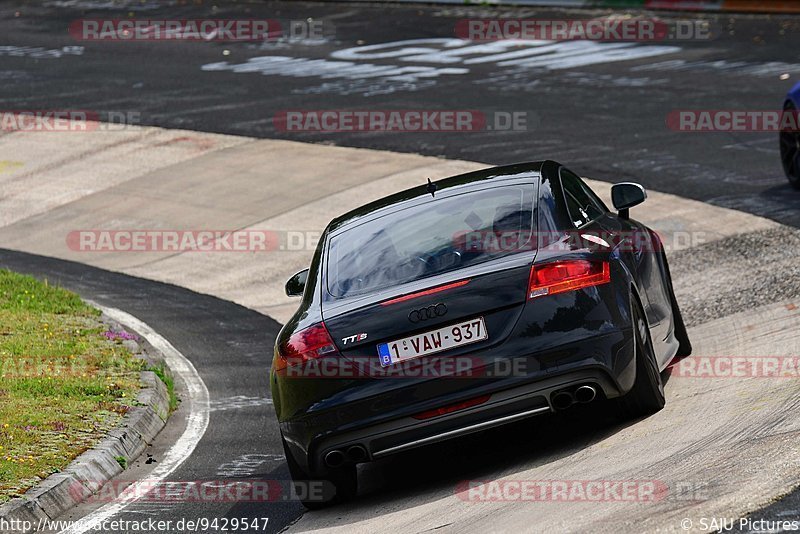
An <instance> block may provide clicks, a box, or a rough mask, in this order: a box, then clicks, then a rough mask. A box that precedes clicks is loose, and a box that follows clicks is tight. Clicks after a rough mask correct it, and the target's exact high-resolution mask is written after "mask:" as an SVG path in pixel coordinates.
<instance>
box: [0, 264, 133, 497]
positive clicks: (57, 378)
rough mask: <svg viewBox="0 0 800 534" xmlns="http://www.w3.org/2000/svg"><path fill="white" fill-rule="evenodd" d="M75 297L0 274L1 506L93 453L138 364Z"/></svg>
mask: <svg viewBox="0 0 800 534" xmlns="http://www.w3.org/2000/svg"><path fill="white" fill-rule="evenodd" d="M99 315H100V312H99V311H97V310H95V309H93V308H91V307H89V306H87V305H86V304H85V303H83V301H81V299H80V298H79V297H78V296H77V295H75V294H74V293H70V292H69V291H66V290H64V289H61V288H58V287H53V286H51V285H49V284H47V283H46V282H40V281H38V280H36V279H34V278H32V277H30V276H23V275H20V274H16V273H12V272H10V271H6V270H3V269H0V503H2V502H5V501H7V500H8V499H10V498H13V497H15V496H18V495H21V494H22V493H24V492H25V491H26V490H28V489H30V488H31V487H32V486H34V485H35V484H36V483H37V482H39V481H40V480H41V479H43V478H45V477H47V476H48V475H50V474H52V473H54V472H57V471H59V470H61V469H63V468H64V467H66V466H67V465H68V464H69V462H70V461H71V460H73V459H74V458H75V457H76V456H78V455H79V454H81V453H82V452H84V451H85V450H87V449H89V448H91V447H93V446H95V445H96V444H97V443H98V442H99V441H100V440H101V439H102V438H103V437H104V436H105V434H106V433H107V432H108V431H109V430H111V429H113V428H114V427H115V426H116V425H118V424H119V423H120V420H121V419H122V417H123V416H124V415H125V413H126V412H127V411H128V409H129V408H130V406H131V405H133V404H134V403H135V398H136V394H137V392H138V390H139V373H140V371H141V370H142V369H143V368H144V365H143V362H142V361H141V360H138V359H136V358H134V357H133V355H132V354H131V353H130V351H129V350H128V349H126V348H125V347H124V346H123V345H122V343H121V340H120V339H119V336H117V335H115V333H113V332H108V331H107V328H105V327H103V326H102V325H101V324H100V323H99V322H98V319H97V318H98V316H99Z"/></svg>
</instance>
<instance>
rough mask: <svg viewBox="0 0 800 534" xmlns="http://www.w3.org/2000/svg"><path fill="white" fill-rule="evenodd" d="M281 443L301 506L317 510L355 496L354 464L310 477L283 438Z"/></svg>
mask: <svg viewBox="0 0 800 534" xmlns="http://www.w3.org/2000/svg"><path fill="white" fill-rule="evenodd" d="M281 442H282V443H283V453H284V455H285V456H286V463H287V464H288V466H289V474H290V475H291V477H292V481H293V482H294V495H296V496H297V497H298V498H299V500H300V502H302V503H303V506H305V507H306V508H308V509H309V510H318V509H321V508H325V507H327V506H331V505H333V504H337V503H340V502H345V501H348V500H350V499H352V498H354V497H355V496H356V493H357V492H358V475H357V472H356V466H355V464H346V465H343V466H342V467H339V468H337V469H329V470H328V471H326V473H325V474H324V475H322V476H318V477H317V476H310V475H309V474H308V473H307V472H306V471H305V470H304V469H303V468H302V467H301V466H300V464H299V463H297V460H295V459H294V456H292V452H291V451H290V450H289V447H288V446H287V444H286V440H285V439H284V438H283V436H281Z"/></svg>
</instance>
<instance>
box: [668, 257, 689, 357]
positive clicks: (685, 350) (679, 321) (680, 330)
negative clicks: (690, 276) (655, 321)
mask: <svg viewBox="0 0 800 534" xmlns="http://www.w3.org/2000/svg"><path fill="white" fill-rule="evenodd" d="M662 257H663V261H664V271H665V272H666V275H667V287H668V288H669V301H670V305H671V306H672V321H673V323H674V324H675V327H674V332H675V339H677V340H678V344H679V346H678V352H677V353H676V354H675V359H674V360H673V362H672V363H674V362H676V361H678V360H682V359H684V358H686V357H687V356H691V355H692V342H691V341H689V334H688V332H686V323H684V322H683V314H682V313H681V309H680V308H679V307H678V300H677V299H676V298H675V290H674V289H673V287H672V274H671V273H670V272H669V263H667V256H666V255H665V254H662Z"/></svg>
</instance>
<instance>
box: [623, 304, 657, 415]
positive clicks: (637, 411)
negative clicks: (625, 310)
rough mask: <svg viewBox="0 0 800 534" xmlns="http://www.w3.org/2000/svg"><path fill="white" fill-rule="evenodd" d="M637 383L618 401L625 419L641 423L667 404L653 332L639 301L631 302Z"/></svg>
mask: <svg viewBox="0 0 800 534" xmlns="http://www.w3.org/2000/svg"><path fill="white" fill-rule="evenodd" d="M631 302H632V305H631V310H632V313H631V318H632V321H631V322H632V323H633V337H634V343H633V346H634V354H633V357H634V358H635V359H636V379H635V380H634V383H633V387H631V389H630V391H628V393H626V394H625V395H623V396H622V397H621V398H620V399H619V409H620V415H621V416H622V418H623V419H625V420H628V419H638V418H640V417H645V416H648V415H651V414H654V413H656V412H657V411H659V410H661V409H662V408H663V407H664V404H665V403H666V398H665V396H664V382H663V380H662V379H661V373H660V372H659V369H658V365H657V364H656V358H655V354H654V352H653V344H652V342H651V340H650V330H649V329H648V327H647V322H646V321H645V320H644V312H643V311H642V309H641V306H640V305H639V303H638V301H637V300H636V299H635V298H633V297H632V298H631Z"/></svg>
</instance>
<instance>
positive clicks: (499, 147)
mask: <svg viewBox="0 0 800 534" xmlns="http://www.w3.org/2000/svg"><path fill="white" fill-rule="evenodd" d="M109 5H114V6H120V7H117V8H115V9H103V8H102V7H108V6H109ZM497 13H498V11H495V10H485V9H478V8H465V7H454V6H423V5H420V6H413V5H394V6H386V5H370V4H363V3H359V4H347V3H306V2H243V3H236V4H229V3H225V2H218V3H200V4H198V3H195V2H192V3H186V4H184V3H180V4H171V3H170V4H165V3H159V2H155V1H152V0H148V1H144V2H139V1H127V0H123V1H120V2H89V1H83V0H52V1H49V2H44V3H39V2H35V3H32V2H14V1H11V2H4V3H3V5H2V6H0V32H2V33H0V35H2V39H0V41H2V42H0V47H3V48H0V77H1V78H0V79H2V80H3V90H2V97H1V98H0V105H2V106H3V108H5V109H63V108H68V109H84V110H90V111H97V112H99V113H101V114H107V113H119V112H133V113H135V114H137V115H136V120H139V121H140V122H141V123H142V124H147V125H156V126H164V127H170V128H185V129H192V130H201V131H209V132H220V133H232V134H240V135H248V136H253V137H270V138H271V137H277V138H286V139H292V140H297V141H313V142H327V143H334V144H341V145H346V146H358V147H369V148H380V149H387V150H395V151H400V152H414V153H420V154H424V155H434V156H442V157H446V158H452V159H465V160H471V161H480V162H485V163H490V164H504V163H512V162H518V161H530V160H536V159H547V158H550V159H556V160H557V161H562V162H564V163H566V164H568V165H570V166H572V167H574V168H578V169H580V170H581V172H582V173H583V174H584V175H586V176H591V177H593V178H596V179H600V180H606V181H612V182H613V181H620V180H637V181H640V182H642V183H643V184H644V185H645V186H647V187H650V188H653V189H656V190H659V191H664V192H668V193H674V194H678V195H681V196H684V197H689V198H693V199H698V200H704V201H707V202H711V203H714V204H717V205H720V206H725V207H732V208H736V209H741V210H744V211H749V212H751V213H756V214H759V215H762V216H765V217H768V218H772V219H774V220H777V221H780V222H782V223H784V224H791V225H794V226H797V225H798V224H800V210H798V209H797V206H798V196H797V195H796V194H792V193H791V190H790V188H789V187H788V185H787V183H786V181H785V179H784V177H783V175H782V171H781V167H780V163H779V157H778V145H777V139H776V137H777V136H776V134H774V133H754V132H740V133H721V132H715V133H697V132H695V133H687V132H676V131H673V130H671V129H669V128H667V126H666V125H665V119H666V117H667V115H668V114H669V113H670V112H672V111H674V110H685V109H735V110H777V109H780V107H781V106H782V103H783V98H784V96H785V94H786V92H787V90H788V89H789V88H790V87H791V86H792V85H793V84H794V83H795V82H796V81H797V80H798V79H799V78H800V55H798V50H800V31H798V30H800V19H798V18H796V17H792V16H776V15H771V16H768V15H761V16H759V15H747V16H746V15H731V14H700V13H678V14H667V13H664V12H661V13H659V16H660V17H663V18H664V19H666V20H673V21H674V20H675V19H679V20H703V21H707V22H708V23H709V25H710V26H709V27H710V28H711V39H709V40H694V41H685V40H681V41H677V40H671V41H659V42H646V43H639V44H632V45H631V46H629V47H625V48H624V49H623V50H622V51H621V54H622V55H623V56H625V57H628V56H631V57H634V59H629V60H624V61H611V60H610V59H608V54H609V51H608V50H607V48H608V46H609V45H618V44H620V43H594V44H595V45H597V46H599V47H600V49H598V50H595V49H592V52H591V53H588V52H580V53H574V52H572V55H569V54H570V49H569V48H565V47H570V46H574V45H575V44H574V43H561V44H559V45H558V46H557V48H556V50H555V51H553V52H552V54H550V55H548V56H547V57H544V59H543V60H542V61H538V60H537V62H536V63H528V64H520V63H515V64H505V63H504V62H503V61H502V60H500V59H494V58H495V57H496V55H497V53H498V52H497V50H494V51H492V52H488V51H486V50H485V49H484V51H482V52H481V51H476V50H474V49H473V50H471V51H466V50H465V49H464V47H465V46H466V45H472V46H476V43H456V44H453V43H450V44H447V43H445V42H444V41H445V40H447V39H453V38H454V37H455V36H456V31H455V27H456V23H457V22H458V21H459V20H463V19H465V18H496V17H498V16H506V17H518V18H526V17H527V18H553V19H569V18H575V17H581V18H583V17H591V16H603V15H607V14H609V13H610V12H609V11H584V10H558V9H551V10H548V9H536V10H534V9H519V10H514V9H502V10H500V11H499V13H500V15H498V14H497ZM645 16H646V17H649V16H652V14H651V15H645ZM128 17H136V18H148V19H158V18H177V19H191V18H202V17H212V18H236V17H252V18H268V19H276V20H278V21H279V22H280V24H281V27H282V28H283V30H284V33H288V28H289V27H290V26H291V24H292V21H306V20H309V19H310V20H314V21H317V22H321V35H322V37H320V38H317V37H316V34H315V35H314V36H313V37H314V38H313V39H291V38H283V39H276V40H275V41H272V42H268V43H265V44H253V43H230V42H175V41H171V42H168V41H161V42H97V41H86V40H79V39H77V38H76V37H75V36H73V35H71V34H70V33H69V32H68V31H67V28H68V27H69V24H70V22H72V21H75V20H77V19H81V18H128ZM410 39H434V40H438V41H426V42H424V43H416V44H414V45H412V46H413V47H414V48H420V47H422V48H423V49H428V50H427V51H425V52H424V53H420V52H419V51H417V52H415V53H414V52H408V51H406V52H399V50H400V49H402V48H404V47H405V45H395V46H393V47H391V48H388V49H386V48H383V49H380V50H372V51H370V54H372V55H366V56H365V55H364V52H363V51H360V52H353V50H352V49H353V47H357V46H362V45H367V46H369V45H376V44H386V43H396V42H400V41H405V40H410ZM478 45H479V44H478ZM6 47H7V48H6ZM648 47H661V48H660V49H652V50H653V52H652V53H653V54H656V55H651V56H649V57H640V58H638V59H636V58H635V56H636V55H637V54H642V53H643V52H642V51H643V50H644V49H647V48H648ZM455 49H458V50H455ZM454 50H455V52H456V53H455V55H453V54H451V55H449V56H447V55H446V54H444V52H447V51H449V52H451V53H452V52H454ZM509 50H510V51H516V50H518V49H517V48H511V49H509ZM648 53H649V52H648ZM376 54H377V55H376ZM587 56H590V59H589V60H588V61H587V60H586V58H587ZM253 58H262V59H260V60H258V61H257V62H256V63H255V67H254V66H253V65H254V64H253V63H252V62H251V61H250V60H252V59H253ZM522 59H525V58H522ZM528 59H530V58H528ZM534 59H537V58H534ZM312 60H313V62H312ZM334 62H340V63H334ZM341 62H350V63H353V64H355V65H356V66H360V67H361V68H362V69H367V71H366V72H369V73H371V77H369V78H367V77H365V75H364V74H363V73H364V72H365V71H363V70H362V71H361V73H362V74H358V75H356V74H353V75H347V74H346V73H345V72H343V70H344V69H343V63H341ZM582 63H584V64H582ZM587 63H588V64H587ZM366 65H369V66H366ZM379 67H383V68H384V70H383V71H382V72H383V74H382V75H376V74H375V71H374V69H375V68H379ZM392 67H394V69H395V70H393V69H392ZM409 67H420V68H423V69H428V75H429V76H430V77H419V76H414V75H409V73H408V72H407V71H406V72H404V74H405V76H403V73H399V72H398V71H397V70H396V69H400V68H409ZM243 69H244V70H246V72H242V70H243ZM430 69H433V71H431V70H430ZM437 69H456V70H458V73H452V71H448V72H449V73H442V72H440V71H439V70H437ZM431 72H433V74H430V73H431ZM782 75H783V76H782ZM782 78H785V79H782ZM297 109H302V110H330V109H347V110H384V109H393V110H397V109H425V110H430V109H433V110H443V109H444V110H478V111H480V112H482V113H484V114H485V116H487V117H488V118H489V119H490V123H491V122H492V118H493V117H494V116H495V113H496V112H506V113H515V112H516V113H525V114H526V115H525V116H526V119H527V120H526V129H525V130H523V131H498V130H497V129H496V128H495V129H494V130H491V131H475V132H469V133H441V132H426V133H385V132H349V133H348V132H340V133H320V132H284V131H281V130H280V128H279V127H276V125H275V123H274V118H275V116H276V114H279V113H281V112H283V111H286V110H297Z"/></svg>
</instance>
